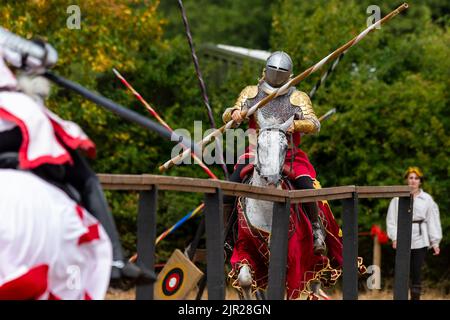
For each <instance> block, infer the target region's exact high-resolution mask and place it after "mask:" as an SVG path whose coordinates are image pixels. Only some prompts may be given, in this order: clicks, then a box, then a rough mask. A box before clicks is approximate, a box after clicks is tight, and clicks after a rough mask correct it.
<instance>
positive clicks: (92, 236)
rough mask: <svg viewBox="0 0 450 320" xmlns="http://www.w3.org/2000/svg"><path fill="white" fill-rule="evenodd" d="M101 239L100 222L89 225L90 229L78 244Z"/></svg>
mask: <svg viewBox="0 0 450 320" xmlns="http://www.w3.org/2000/svg"><path fill="white" fill-rule="evenodd" d="M98 239H100V233H99V230H98V223H96V224H93V225H92V226H89V227H88V231H87V232H86V233H85V234H83V235H82V236H81V237H80V238H79V239H78V245H79V246H80V245H82V244H84V243H88V242H91V241H94V240H98Z"/></svg>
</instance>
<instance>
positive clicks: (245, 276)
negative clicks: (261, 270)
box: [238, 264, 253, 300]
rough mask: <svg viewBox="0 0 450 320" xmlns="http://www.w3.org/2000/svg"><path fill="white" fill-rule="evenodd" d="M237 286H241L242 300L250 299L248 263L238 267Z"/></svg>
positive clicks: (250, 285) (250, 286)
mask: <svg viewBox="0 0 450 320" xmlns="http://www.w3.org/2000/svg"><path fill="white" fill-rule="evenodd" d="M238 282H239V286H240V287H241V288H242V294H243V296H244V300H252V282H253V279H252V275H251V273H250V267H249V265H248V264H244V265H243V266H242V267H241V268H240V269H239V275H238Z"/></svg>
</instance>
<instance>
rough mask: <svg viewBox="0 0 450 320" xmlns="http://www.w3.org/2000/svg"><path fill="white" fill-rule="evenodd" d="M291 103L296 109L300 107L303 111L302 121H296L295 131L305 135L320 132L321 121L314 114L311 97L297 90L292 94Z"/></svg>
mask: <svg viewBox="0 0 450 320" xmlns="http://www.w3.org/2000/svg"><path fill="white" fill-rule="evenodd" d="M289 101H290V103H291V104H292V105H293V106H294V107H300V109H301V111H302V119H300V120H295V121H294V128H295V131H296V132H303V133H315V132H318V131H319V130H320V121H319V119H317V116H316V114H315V113H314V109H313V107H312V103H311V99H309V96H308V95H307V94H306V93H304V92H302V91H298V90H295V91H294V92H293V93H292V94H291V96H290V99H289Z"/></svg>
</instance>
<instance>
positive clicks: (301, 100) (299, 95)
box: [289, 90, 311, 109]
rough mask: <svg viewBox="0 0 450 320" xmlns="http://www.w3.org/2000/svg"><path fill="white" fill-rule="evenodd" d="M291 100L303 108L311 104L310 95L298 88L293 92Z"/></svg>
mask: <svg viewBox="0 0 450 320" xmlns="http://www.w3.org/2000/svg"><path fill="white" fill-rule="evenodd" d="M289 100H290V102H291V104H292V105H294V106H296V107H300V108H302V109H303V108H304V107H305V106H307V105H311V99H309V97H308V95H307V94H306V93H304V92H302V91H298V90H295V91H294V92H292V94H291V96H290V99H289Z"/></svg>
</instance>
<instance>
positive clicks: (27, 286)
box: [0, 264, 48, 300]
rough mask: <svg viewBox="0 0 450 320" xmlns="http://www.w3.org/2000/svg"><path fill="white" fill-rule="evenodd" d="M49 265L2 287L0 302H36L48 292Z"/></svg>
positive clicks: (44, 265) (31, 270) (42, 266)
mask: <svg viewBox="0 0 450 320" xmlns="http://www.w3.org/2000/svg"><path fill="white" fill-rule="evenodd" d="M47 274H48V265H47V264H42V265H38V266H35V267H33V268H31V269H30V270H28V272H27V273H25V274H23V275H21V276H20V277H18V278H16V279H14V280H11V281H8V282H6V283H4V284H3V285H0V300H36V299H38V298H39V297H40V296H41V295H42V294H44V293H45V291H46V290H47V286H48V282H47Z"/></svg>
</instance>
